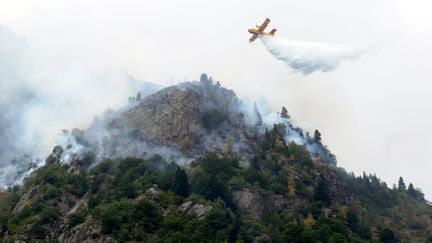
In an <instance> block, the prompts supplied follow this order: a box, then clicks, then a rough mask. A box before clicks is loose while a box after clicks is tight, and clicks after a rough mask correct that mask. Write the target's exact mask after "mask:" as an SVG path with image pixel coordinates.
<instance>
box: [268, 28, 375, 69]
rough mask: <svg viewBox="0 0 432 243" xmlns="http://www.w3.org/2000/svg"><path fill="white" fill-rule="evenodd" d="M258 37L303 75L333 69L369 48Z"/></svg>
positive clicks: (273, 52)
mask: <svg viewBox="0 0 432 243" xmlns="http://www.w3.org/2000/svg"><path fill="white" fill-rule="evenodd" d="M260 39H261V41H262V43H263V44H264V46H265V47H266V48H267V50H268V51H269V52H270V53H271V54H272V55H273V56H274V57H275V58H276V59H279V60H281V61H283V62H285V63H286V64H287V65H288V66H289V67H290V68H292V70H293V71H295V72H302V73H303V74H304V75H308V74H311V73H313V72H329V71H333V70H335V69H336V68H337V67H338V66H339V64H340V63H341V61H344V60H354V59H356V58H358V57H360V56H361V55H363V54H365V53H366V52H367V50H368V49H369V48H367V47H349V46H337V45H326V44H322V43H318V42H306V41H293V40H286V39H282V38H279V37H274V36H266V35H264V36H261V37H260Z"/></svg>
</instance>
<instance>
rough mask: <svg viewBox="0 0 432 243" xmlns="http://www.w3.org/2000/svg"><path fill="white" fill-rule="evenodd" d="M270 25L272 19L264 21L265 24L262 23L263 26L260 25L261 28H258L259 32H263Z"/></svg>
mask: <svg viewBox="0 0 432 243" xmlns="http://www.w3.org/2000/svg"><path fill="white" fill-rule="evenodd" d="M269 23H270V19H266V20H264V22H263V23H262V25H260V27H259V28H258V32H260V33H261V32H263V31H264V29H265V28H267V25H268V24H269Z"/></svg>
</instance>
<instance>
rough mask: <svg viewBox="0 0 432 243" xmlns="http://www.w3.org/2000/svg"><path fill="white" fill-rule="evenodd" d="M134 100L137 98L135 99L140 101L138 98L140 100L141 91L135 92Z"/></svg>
mask: <svg viewBox="0 0 432 243" xmlns="http://www.w3.org/2000/svg"><path fill="white" fill-rule="evenodd" d="M136 100H137V101H140V100H141V92H138V93H137V96H136Z"/></svg>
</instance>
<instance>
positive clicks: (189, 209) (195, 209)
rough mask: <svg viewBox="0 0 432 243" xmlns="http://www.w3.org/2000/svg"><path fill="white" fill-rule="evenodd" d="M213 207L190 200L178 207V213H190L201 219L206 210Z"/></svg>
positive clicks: (208, 210)
mask: <svg viewBox="0 0 432 243" xmlns="http://www.w3.org/2000/svg"><path fill="white" fill-rule="evenodd" d="M212 209H213V207H212V206H206V205H203V204H194V203H193V202H192V201H187V202H184V203H182V204H181V205H180V206H179V208H178V213H180V214H182V215H185V214H187V215H191V216H194V217H197V218H198V219H202V218H203V217H204V216H205V215H206V214H207V213H208V212H210V211H211V210H212Z"/></svg>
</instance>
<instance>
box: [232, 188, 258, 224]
mask: <svg viewBox="0 0 432 243" xmlns="http://www.w3.org/2000/svg"><path fill="white" fill-rule="evenodd" d="M233 197H234V201H235V202H236V203H237V205H238V206H239V207H240V208H242V209H244V210H246V211H248V212H249V213H250V215H251V216H252V217H253V218H256V219H259V218H261V216H262V213H263V211H264V199H263V197H262V196H261V194H260V193H259V191H258V190H249V189H245V190H243V191H236V192H233Z"/></svg>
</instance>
